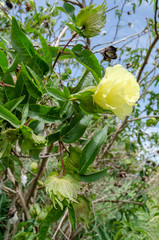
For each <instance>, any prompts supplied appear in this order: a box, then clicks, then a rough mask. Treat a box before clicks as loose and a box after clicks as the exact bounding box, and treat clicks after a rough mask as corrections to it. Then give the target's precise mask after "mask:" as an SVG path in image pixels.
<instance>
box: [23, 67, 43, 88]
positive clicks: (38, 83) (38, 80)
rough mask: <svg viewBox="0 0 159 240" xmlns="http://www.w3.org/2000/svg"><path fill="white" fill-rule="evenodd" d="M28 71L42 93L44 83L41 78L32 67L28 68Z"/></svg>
mask: <svg viewBox="0 0 159 240" xmlns="http://www.w3.org/2000/svg"><path fill="white" fill-rule="evenodd" d="M26 69H27V70H28V73H29V74H30V76H31V77H32V78H33V79H34V82H35V84H36V85H37V86H38V88H39V89H40V90H41V91H42V86H43V82H42V80H41V78H40V77H39V76H38V75H37V74H36V73H35V72H34V71H33V70H32V69H31V68H30V67H28V66H26Z"/></svg>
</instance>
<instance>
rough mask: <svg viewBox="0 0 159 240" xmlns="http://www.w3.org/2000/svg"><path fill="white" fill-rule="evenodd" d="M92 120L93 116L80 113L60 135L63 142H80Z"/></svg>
mask: <svg viewBox="0 0 159 240" xmlns="http://www.w3.org/2000/svg"><path fill="white" fill-rule="evenodd" d="M91 119H92V116H91V115H89V116H86V115H84V114H83V113H79V114H78V115H76V116H75V117H74V118H72V120H71V123H70V124H69V125H68V126H65V127H64V128H62V129H61V133H60V135H61V136H62V141H63V142H65V143H72V142H75V141H76V140H78V139H79V138H80V137H81V136H82V135H83V133H84V132H85V130H86V128H87V127H88V125H89V123H90V120H91Z"/></svg>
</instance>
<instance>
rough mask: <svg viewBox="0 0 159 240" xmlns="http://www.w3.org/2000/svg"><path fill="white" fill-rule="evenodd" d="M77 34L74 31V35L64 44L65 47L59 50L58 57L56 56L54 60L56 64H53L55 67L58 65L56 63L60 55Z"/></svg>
mask: <svg viewBox="0 0 159 240" xmlns="http://www.w3.org/2000/svg"><path fill="white" fill-rule="evenodd" d="M76 36H77V33H74V34H73V36H72V37H71V38H70V40H69V41H68V42H67V43H66V45H65V46H64V48H63V49H62V50H61V51H59V53H58V54H57V57H56V59H55V62H54V64H53V66H52V67H53V69H54V67H55V65H56V63H57V60H58V59H59V57H60V55H61V54H62V53H63V52H64V50H65V48H66V47H67V46H68V45H69V43H70V42H71V41H72V40H73V39H74V38H75V37H76Z"/></svg>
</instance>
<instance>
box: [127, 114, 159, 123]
mask: <svg viewBox="0 0 159 240" xmlns="http://www.w3.org/2000/svg"><path fill="white" fill-rule="evenodd" d="M144 118H159V115H152V116H143V117H138V118H133V119H129V120H128V122H133V121H137V120H140V119H144Z"/></svg>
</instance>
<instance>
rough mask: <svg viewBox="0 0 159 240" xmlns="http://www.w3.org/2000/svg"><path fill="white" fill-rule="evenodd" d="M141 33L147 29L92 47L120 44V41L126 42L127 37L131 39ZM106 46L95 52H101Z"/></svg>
mask: <svg viewBox="0 0 159 240" xmlns="http://www.w3.org/2000/svg"><path fill="white" fill-rule="evenodd" d="M141 33H145V29H144V30H142V31H140V32H138V33H135V34H132V35H130V36H127V37H125V38H122V39H120V40H118V41H116V42H113V41H110V42H106V43H101V44H98V45H95V46H94V47H93V48H92V49H94V48H95V47H98V46H101V45H107V44H109V45H108V46H110V45H115V44H118V43H120V42H124V41H126V40H127V39H129V38H132V37H135V36H138V35H140V34H141ZM104 48H105V47H104ZM104 48H101V49H98V50H96V51H95V52H94V53H98V52H101V51H103V49H104Z"/></svg>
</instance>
